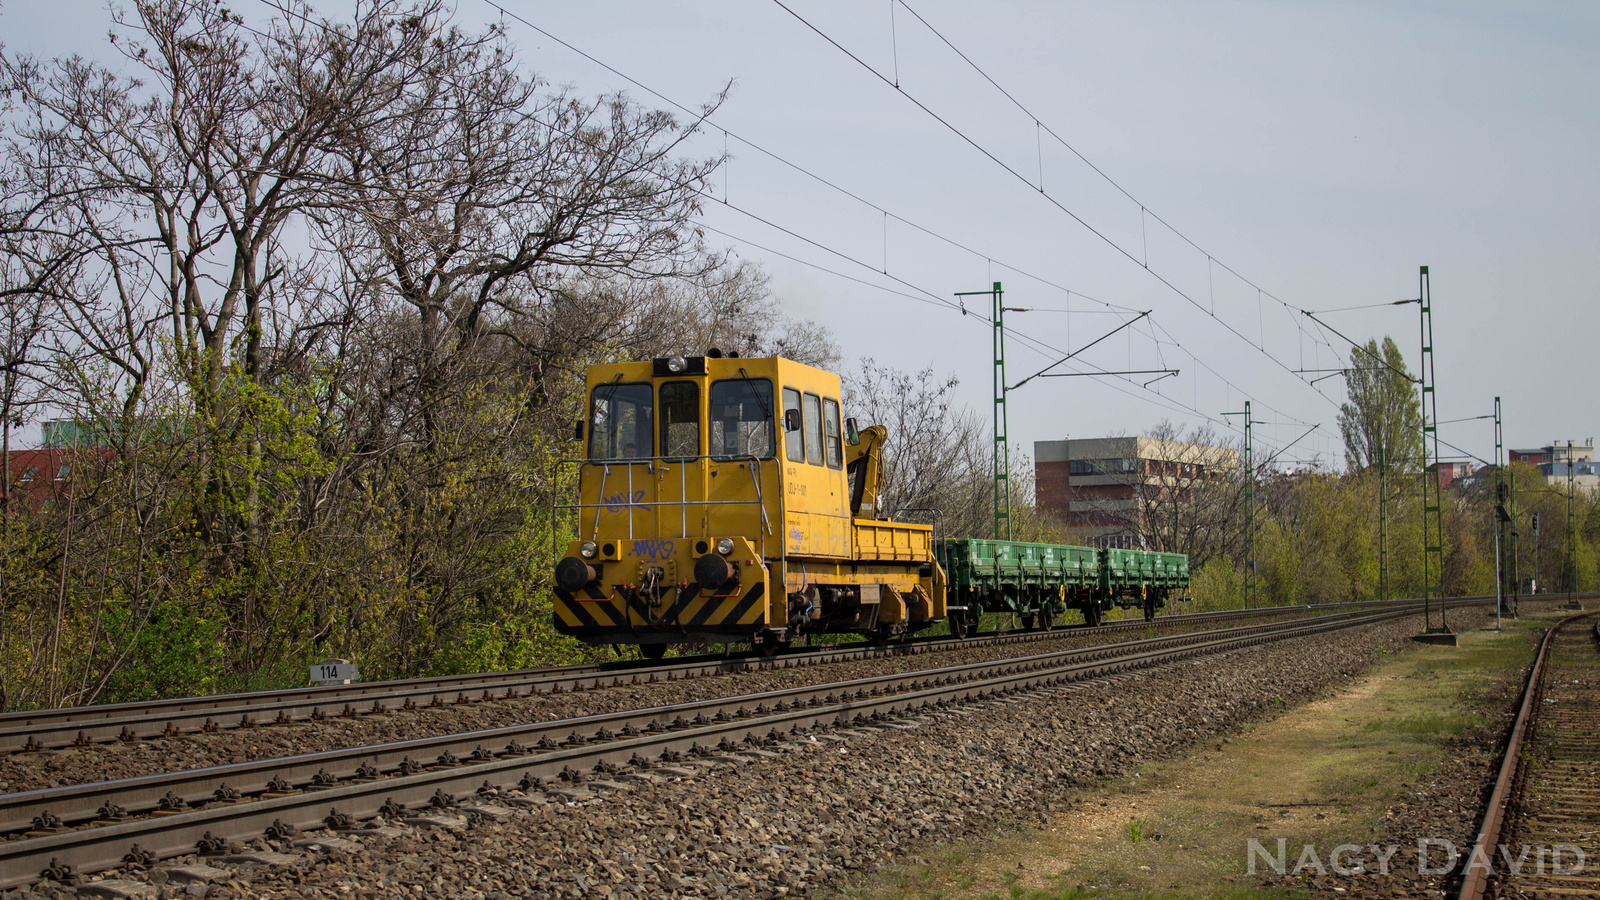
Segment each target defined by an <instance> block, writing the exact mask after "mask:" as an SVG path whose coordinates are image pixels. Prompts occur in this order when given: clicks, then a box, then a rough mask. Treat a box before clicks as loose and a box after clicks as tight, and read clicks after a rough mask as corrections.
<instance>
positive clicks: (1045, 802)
mask: <svg viewBox="0 0 1600 900" xmlns="http://www.w3.org/2000/svg"><path fill="white" fill-rule="evenodd" d="M1479 616H1480V614H1478V613H1476V612H1473V613H1463V614H1462V616H1461V620H1462V621H1461V623H1460V624H1459V625H1458V627H1472V626H1471V624H1470V623H1471V621H1472V620H1473V619H1475V618H1478V617H1479ZM1419 625H1420V617H1416V616H1413V617H1407V618H1404V619H1399V620H1396V621H1393V622H1389V623H1385V624H1382V625H1378V626H1373V627H1368V628H1362V629H1358V630H1352V631H1343V632H1335V633H1332V634H1324V635H1319V636H1317V637H1314V638H1311V639H1308V640H1299V641H1293V642H1282V643H1275V644H1271V645H1267V646H1265V647H1261V648H1257V649H1255V650H1253V651H1251V652H1247V653H1234V654H1230V655H1227V656H1223V657H1211V658H1205V659H1200V660H1192V661H1186V662H1183V663H1178V664H1173V665H1170V666H1168V667H1164V668H1163V669H1160V670H1152V671H1145V672H1137V673H1130V674H1124V675H1119V676H1115V677H1113V678H1111V679H1107V680H1103V681H1096V682H1086V683H1081V684H1075V685H1072V686H1069V687H1064V688H1058V689H1052V690H1048V691H1041V692H1035V693H1031V694H1025V695H1018V696H1016V697H1012V698H1007V699H1005V700H999V701H990V702H986V703H981V704H976V705H973V706H968V707H963V708H959V709H954V710H949V711H944V712H940V713H937V714H933V715H928V716H922V717H918V718H916V719H912V720H907V721H905V722H902V723H897V724H899V725H903V726H910V727H909V728H899V727H881V728H880V727H873V728H852V729H850V730H848V731H837V730H835V731H831V732H823V733H817V734H813V735H811V736H810V737H809V738H807V739H804V740H800V741H794V742H786V743H782V744H778V745H775V746H772V747H770V748H767V750H764V751H754V752H749V753H743V754H734V755H732V756H721V757H715V758H709V759H704V760H695V761H693V762H692V763H686V764H684V766H685V768H680V767H662V766H657V767H654V768H651V769H648V770H644V771H643V772H642V773H640V774H638V775H636V776H635V777H634V778H633V779H626V780H625V779H623V778H618V779H617V782H616V783H617V784H619V785H620V786H618V787H606V786H604V785H597V784H587V785H568V786H566V787H565V788H563V789H562V790H564V791H565V793H564V794H563V793H559V792H545V793H541V794H536V795H535V796H533V797H527V798H523V797H512V798H505V799H502V800H500V801H494V802H493V803H492V806H493V809H491V810H488V811H485V812H482V813H474V814H473V816H472V818H473V819H474V820H475V821H474V823H473V824H467V822H466V820H465V819H462V818H461V817H462V816H463V815H464V813H463V811H462V810H461V809H456V810H446V811H442V812H441V813H440V821H438V822H436V823H433V824H420V825H416V826H405V827H393V823H385V825H386V827H385V828H384V829H382V830H381V831H373V830H367V831H358V832H353V833H348V834H341V835H339V843H338V844H336V845H335V846H334V847H333V849H332V850H324V849H319V848H317V847H305V848H298V849H297V848H295V847H293V846H292V845H289V844H280V845H276V846H271V847H269V846H267V845H266V844H265V843H264V842H257V843H258V844H259V846H258V847H257V848H256V849H259V850H280V851H287V852H290V853H293V854H294V855H295V859H296V860H297V864H296V865H294V866H250V865H240V866H237V867H235V866H231V865H230V866H227V868H229V869H231V874H230V877H229V878H228V879H227V880H224V881H219V882H213V883H209V884H203V883H199V882H191V883H189V884H179V883H177V881H176V880H175V879H173V878H172V877H170V876H163V875H161V874H155V876H154V877H155V879H156V880H157V881H158V882H160V883H157V884H155V885H154V888H153V890H154V892H155V893H156V894H158V895H159V896H162V897H184V896H193V897H200V896H207V897H262V896H266V897H307V898H310V897H335V898H348V897H396V896H413V897H424V896H426V897H467V898H495V900H499V898H510V897H523V896H527V897H582V896H602V897H603V896H618V897H722V896H727V897H776V896H785V895H790V894H798V895H810V894H815V893H818V892H823V891H826V890H827V889H829V888H833V887H837V886H840V885H842V884H844V883H846V882H848V880H849V879H850V878H851V877H853V876H855V875H857V874H861V873H866V872H870V871H873V870H875V869H876V868H877V867H878V866H880V865H882V864H883V863H885V862H886V861H888V860H891V859H893V858H895V857H898V856H901V855H903V854H906V853H909V852H926V851H928V850H931V849H933V847H934V846H935V845H936V844H937V843H940V842H945V841H951V840H960V839H971V838H976V837H980V836H983V835H986V834H988V833H991V832H993V831H994V830H995V829H997V828H1003V827H1007V826H1015V825H1021V824H1028V823H1030V822H1037V821H1038V820H1039V817H1040V816H1041V815H1042V814H1044V813H1045V812H1046V811H1048V810H1049V809H1050V808H1052V807H1055V806H1059V805H1060V804H1064V803H1068V802H1072V801H1073V799H1074V797H1075V794H1076V791H1075V790H1074V788H1075V787H1076V786H1078V785H1081V784H1086V783H1088V782H1090V781H1092V780H1094V779H1097V778H1101V777H1106V776H1113V775H1116V774H1119V773H1121V772H1124V771H1125V770H1127V769H1128V768H1129V767H1130V766H1133V765H1137V764H1138V763H1139V762H1141V761H1143V760H1149V759H1156V758H1161V757H1164V756H1168V755H1171V754H1174V753H1178V752H1183V751H1184V750H1186V749H1187V748H1190V747H1192V746H1193V745H1195V744H1196V743H1197V742H1200V741H1205V740H1210V739H1212V738H1214V737H1215V736H1217V735H1219V734H1222V733H1225V732H1229V731H1232V730H1234V729H1236V728H1237V727H1239V726H1240V725H1241V724H1243V723H1244V722H1246V721H1249V720H1252V719H1256V718H1260V717H1263V716H1266V715H1270V714H1272V713H1273V712H1275V711H1277V710H1280V709H1282V708H1284V707H1285V706H1287V705H1289V704H1293V703H1296V702H1299V701H1302V700H1305V699H1308V698H1310V697H1312V696H1314V695H1316V694H1318V693H1319V692H1321V691H1323V690H1324V689H1325V688H1327V687H1329V686H1330V685H1333V684H1336V683H1342V682H1344V681H1346V680H1348V679H1350V678H1351V677H1353V676H1354V675H1355V674H1357V673H1359V672H1362V671H1364V670H1365V669H1366V668H1367V667H1368V666H1369V665H1370V663H1371V661H1372V660H1373V658H1374V657H1375V656H1376V655H1377V654H1378V653H1379V652H1380V651H1390V652H1392V651H1395V650H1399V649H1401V648H1404V647H1406V646H1409V645H1410V640H1409V638H1410V636H1411V635H1412V634H1415V633H1416V632H1417V631H1418V630H1419ZM693 684H694V683H692V682H691V683H686V684H684V685H680V686H679V687H685V688H687V687H690V686H691V685H693ZM594 696H595V697H598V696H599V695H598V694H596V695H594ZM583 697H584V695H579V697H578V698H569V699H580V698H583ZM591 699H592V698H591ZM590 711H593V710H590ZM458 820H459V821H458ZM308 838H309V839H311V840H319V839H320V840H323V841H324V842H327V841H328V839H329V836H326V835H311V836H308ZM202 862H208V860H199V859H195V858H191V859H187V860H176V861H171V862H169V863H165V864H163V865H164V867H165V866H178V865H186V864H189V865H192V864H195V863H202ZM212 864H214V865H215V864H216V863H215V862H212ZM107 877H110V878H124V879H136V880H138V881H140V882H143V881H145V880H146V879H145V877H144V876H143V875H142V874H140V873H132V874H130V873H126V872H124V873H107ZM33 890H34V891H35V892H43V894H44V895H49V894H50V893H52V892H60V891H61V889H59V888H54V887H49V886H44V887H41V886H36V887H35V888H34V889H33ZM16 893H18V894H20V893H22V892H16Z"/></svg>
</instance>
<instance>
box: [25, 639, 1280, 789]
mask: <svg viewBox="0 0 1600 900" xmlns="http://www.w3.org/2000/svg"><path fill="white" fill-rule="evenodd" d="M1293 617H1298V616H1272V617H1263V618H1262V620H1261V621H1276V620H1280V619H1286V618H1293ZM1250 621H1255V620H1250ZM1157 622H1158V623H1159V622H1160V620H1159V619H1158V620H1157ZM1243 624H1246V623H1245V621H1230V622H1227V623H1224V624H1223V626H1222V627H1237V626H1240V625H1243ZM1207 627H1216V626H1201V625H1198V624H1190V625H1187V626H1184V625H1172V626H1165V627H1158V628H1157V629H1156V632H1157V633H1158V634H1175V633H1184V632H1193V631H1200V630H1203V629H1204V628H1207ZM1134 639H1136V638H1135V636H1134V635H1130V634H1128V633H1126V632H1125V633H1122V634H1118V635H1115V636H1108V635H1106V634H1103V633H1095V632H1076V631H1071V630H1066V631H1062V632H1061V633H1060V634H1059V635H1055V636H1051V637H1049V638H1046V639H1043V640H1039V641H1035V642H1029V643H1024V644H1000V645H988V646H980V647H968V648H965V649H961V650H942V651H936V652H932V653H919V654H915V655H908V656H899V655H895V656H883V657H878V658H873V659H862V660H850V661H844V662H835V663H823V664H819V665H813V666H803V667H799V668H789V669H768V670H762V671H752V672H736V673H730V674H726V675H716V676H702V677H697V678H691V679H686V680H682V681H672V682H657V683H653V684H637V685H618V686H608V687H602V688H596V689H591V690H587V691H581V692H578V693H560V694H539V695H535V696H531V697H522V698H518V699H513V700H489V701H475V702H471V703H465V704H459V705H457V704H449V705H446V706H443V707H423V708H420V709H414V710H395V711H392V712H386V713H381V714H376V715H373V714H367V715H361V716H356V717H352V718H332V719H327V720H324V721H320V722H315V721H303V722H293V723H288V724H284V725H260V726H256V727H253V728H243V729H229V730H226V731H218V732H212V733H205V732H198V733H191V734H184V735H179V736H176V737H170V738H155V739H145V740H138V741H133V742H116V743H109V744H96V745H93V746H89V747H84V748H64V749H61V750H50V751H45V752H40V753H14V754H11V755H9V756H4V757H0V793H20V792H22V791H31V790H39V789H41V788H52V787H61V786H63V785H69V784H86V783H90V782H95V781H110V780H113V779H117V778H132V777H135V776H139V775H150V774H155V773H158V772H170V771H177V770H180V769H199V768H205V767H207V766H220V765H227V764H229V763H238V762H248V761H250V760H255V759H268V758H274V757H280V756H293V755H297V754H302V753H315V752H319V751H326V750H338V749H342V748H345V747H358V746H364V745H368V744H381V743H389V742H391V741H404V740H412V739H415V738H423V737H433V736H438V735H447V734H456V733H460V732H464V731H478V730H482V729H489V728H499V727H502V726H506V725H514V724H522V723H528V722H547V721H555V720H559V719H568V718H573V717H576V716H583V715H596V714H601V713H609V712H622V711H626V710H633V709H643V708H648V707H655V706H664V705H668V704H673V703H684V702H688V701H694V700H710V699H716V698H720V697H731V696H737V695H742V694H752V693H758V692H761V691H769V690H778V689H782V688H792V687H801V686H805V685H813V684H827V683H830V682H835V681H845V680H849V679H854V678H867V677H871V676H876V675H887V674H891V673H896V672H912V671H919V670H923V669H932V668H938V667H941V666H954V665H963V664H966V663H975V662H988V661H992V660H997V659H1007V658H1010V657H1016V656H1026V655H1033V654H1038V653H1050V652H1054V651H1059V650H1068V649H1073V648H1078V647H1090V646H1098V645H1101V644H1105V643H1109V642H1113V641H1127V640H1134Z"/></svg>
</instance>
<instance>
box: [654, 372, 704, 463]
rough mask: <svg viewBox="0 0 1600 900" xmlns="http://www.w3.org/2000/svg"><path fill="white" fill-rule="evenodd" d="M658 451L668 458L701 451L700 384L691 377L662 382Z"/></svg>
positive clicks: (697, 453)
mask: <svg viewBox="0 0 1600 900" xmlns="http://www.w3.org/2000/svg"><path fill="white" fill-rule="evenodd" d="M661 455H662V456H663V457H665V458H667V459H693V458H695V457H697V456H699V455H700V387H699V386H698V385H696V384H695V383H694V382H692V381H669V382H667V383H665V384H663V385H662V386H661Z"/></svg>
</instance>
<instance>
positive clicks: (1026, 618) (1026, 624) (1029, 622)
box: [1022, 610, 1033, 631]
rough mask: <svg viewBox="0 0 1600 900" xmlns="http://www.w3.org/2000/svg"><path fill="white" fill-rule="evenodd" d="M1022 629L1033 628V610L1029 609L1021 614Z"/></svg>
mask: <svg viewBox="0 0 1600 900" xmlns="http://www.w3.org/2000/svg"><path fill="white" fill-rule="evenodd" d="M1022 630H1023V631H1032V630H1033V611H1032V610H1029V611H1028V612H1025V613H1023V614H1022Z"/></svg>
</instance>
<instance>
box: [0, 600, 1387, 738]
mask: <svg viewBox="0 0 1600 900" xmlns="http://www.w3.org/2000/svg"><path fill="white" fill-rule="evenodd" d="M1406 602H1410V601H1393V600H1392V601H1384V603H1388V604H1396V603H1406ZM1355 605H1357V604H1330V605H1328V606H1327V607H1323V606H1286V607H1265V608H1262V609H1254V610H1225V611H1219V612H1210V613H1190V614H1185V615H1182V616H1159V617H1157V618H1156V619H1154V620H1145V619H1129V620H1123V621H1117V622H1111V623H1107V624H1105V625H1100V626H1097V627H1095V628H1082V627H1079V628H1066V629H1056V630H1052V631H1021V632H997V633H989V634H984V635H980V636H975V637H970V638H965V639H962V640H950V639H936V638H933V639H930V638H922V639H917V640H914V641H910V642H904V643H900V644H892V645H890V646H889V647H887V648H879V647H873V646H871V645H870V644H867V643H851V644H845V645H840V646H838V647H836V648H832V647H826V646H824V647H820V648H807V649H806V650H803V651H798V652H791V653H788V654H783V655H779V656H776V657H771V658H767V657H761V656H759V655H757V654H754V653H750V654H741V655H738V656H723V655H701V656H695V657H689V658H680V659H677V660H673V661H671V662H669V663H666V664H651V663H641V662H639V661H624V662H613V663H602V664H595V665H578V666H558V667H551V668H541V669H522V670H517V671H511V672H494V673H485V674H471V675H450V676H442V677H437V678H414V679H402V680H395V681H378V682H368V683H360V684H353V685H331V686H327V687H307V688H293V689H287V690H278V691H260V692H253V693H242V694H218V695H212V696H206V697H185V698H175V699H171V700H157V701H150V702H143V703H119V704H107V705H104V706H82V707H63V708H59V709H47V710H33V711H25V712H12V713H4V714H0V753H21V752H30V751H37V750H52V749H59V748H63V747H70V746H87V745H90V744H96V743H110V742H113V741H118V740H122V741H130V740H138V739H141V738H151V737H161V736H168V737H171V736H177V735H181V734H193V733H197V732H206V731H217V730H226V729H232V728H239V727H251V726H254V725H264V724H269V723H271V724H288V723H291V722H303V721H315V720H317V719H320V718H331V717H353V716H358V715H365V714H371V713H384V712H391V711H394V710H395V709H414V708H418V707H425V706H445V705H450V704H465V703H477V702H484V701H491V700H505V699H515V698H518V697H527V696H532V695H535V694H540V693H549V692H553V691H555V690H556V689H558V688H559V689H561V690H572V689H589V688H596V687H606V686H615V685H626V684H634V683H640V682H648V681H660V680H669V679H682V678H693V677H703V676H707V675H718V674H729V673H734V672H747V671H763V670H769V669H775V668H788V667H797V666H809V665H820V664H823V663H831V662H839V661H846V660H852V659H862V658H868V657H874V656H883V655H894V654H917V653H926V652H930V651H934V650H940V651H942V650H950V649H965V648H968V647H977V646H987V645H995V644H1008V643H1027V642H1032V641H1040V640H1048V639H1050V638H1054V637H1062V636H1065V635H1077V634H1091V633H1092V634H1116V633H1120V632H1125V631H1135V630H1142V629H1145V628H1149V627H1152V626H1154V627H1173V626H1184V625H1190V624H1194V623H1209V622H1222V621H1230V620H1235V619H1241V618H1257V617H1261V616H1281V615H1289V614H1292V613H1303V612H1305V611H1307V610H1316V609H1322V608H1347V607H1350V606H1355ZM358 704H359V706H360V708H358Z"/></svg>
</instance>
